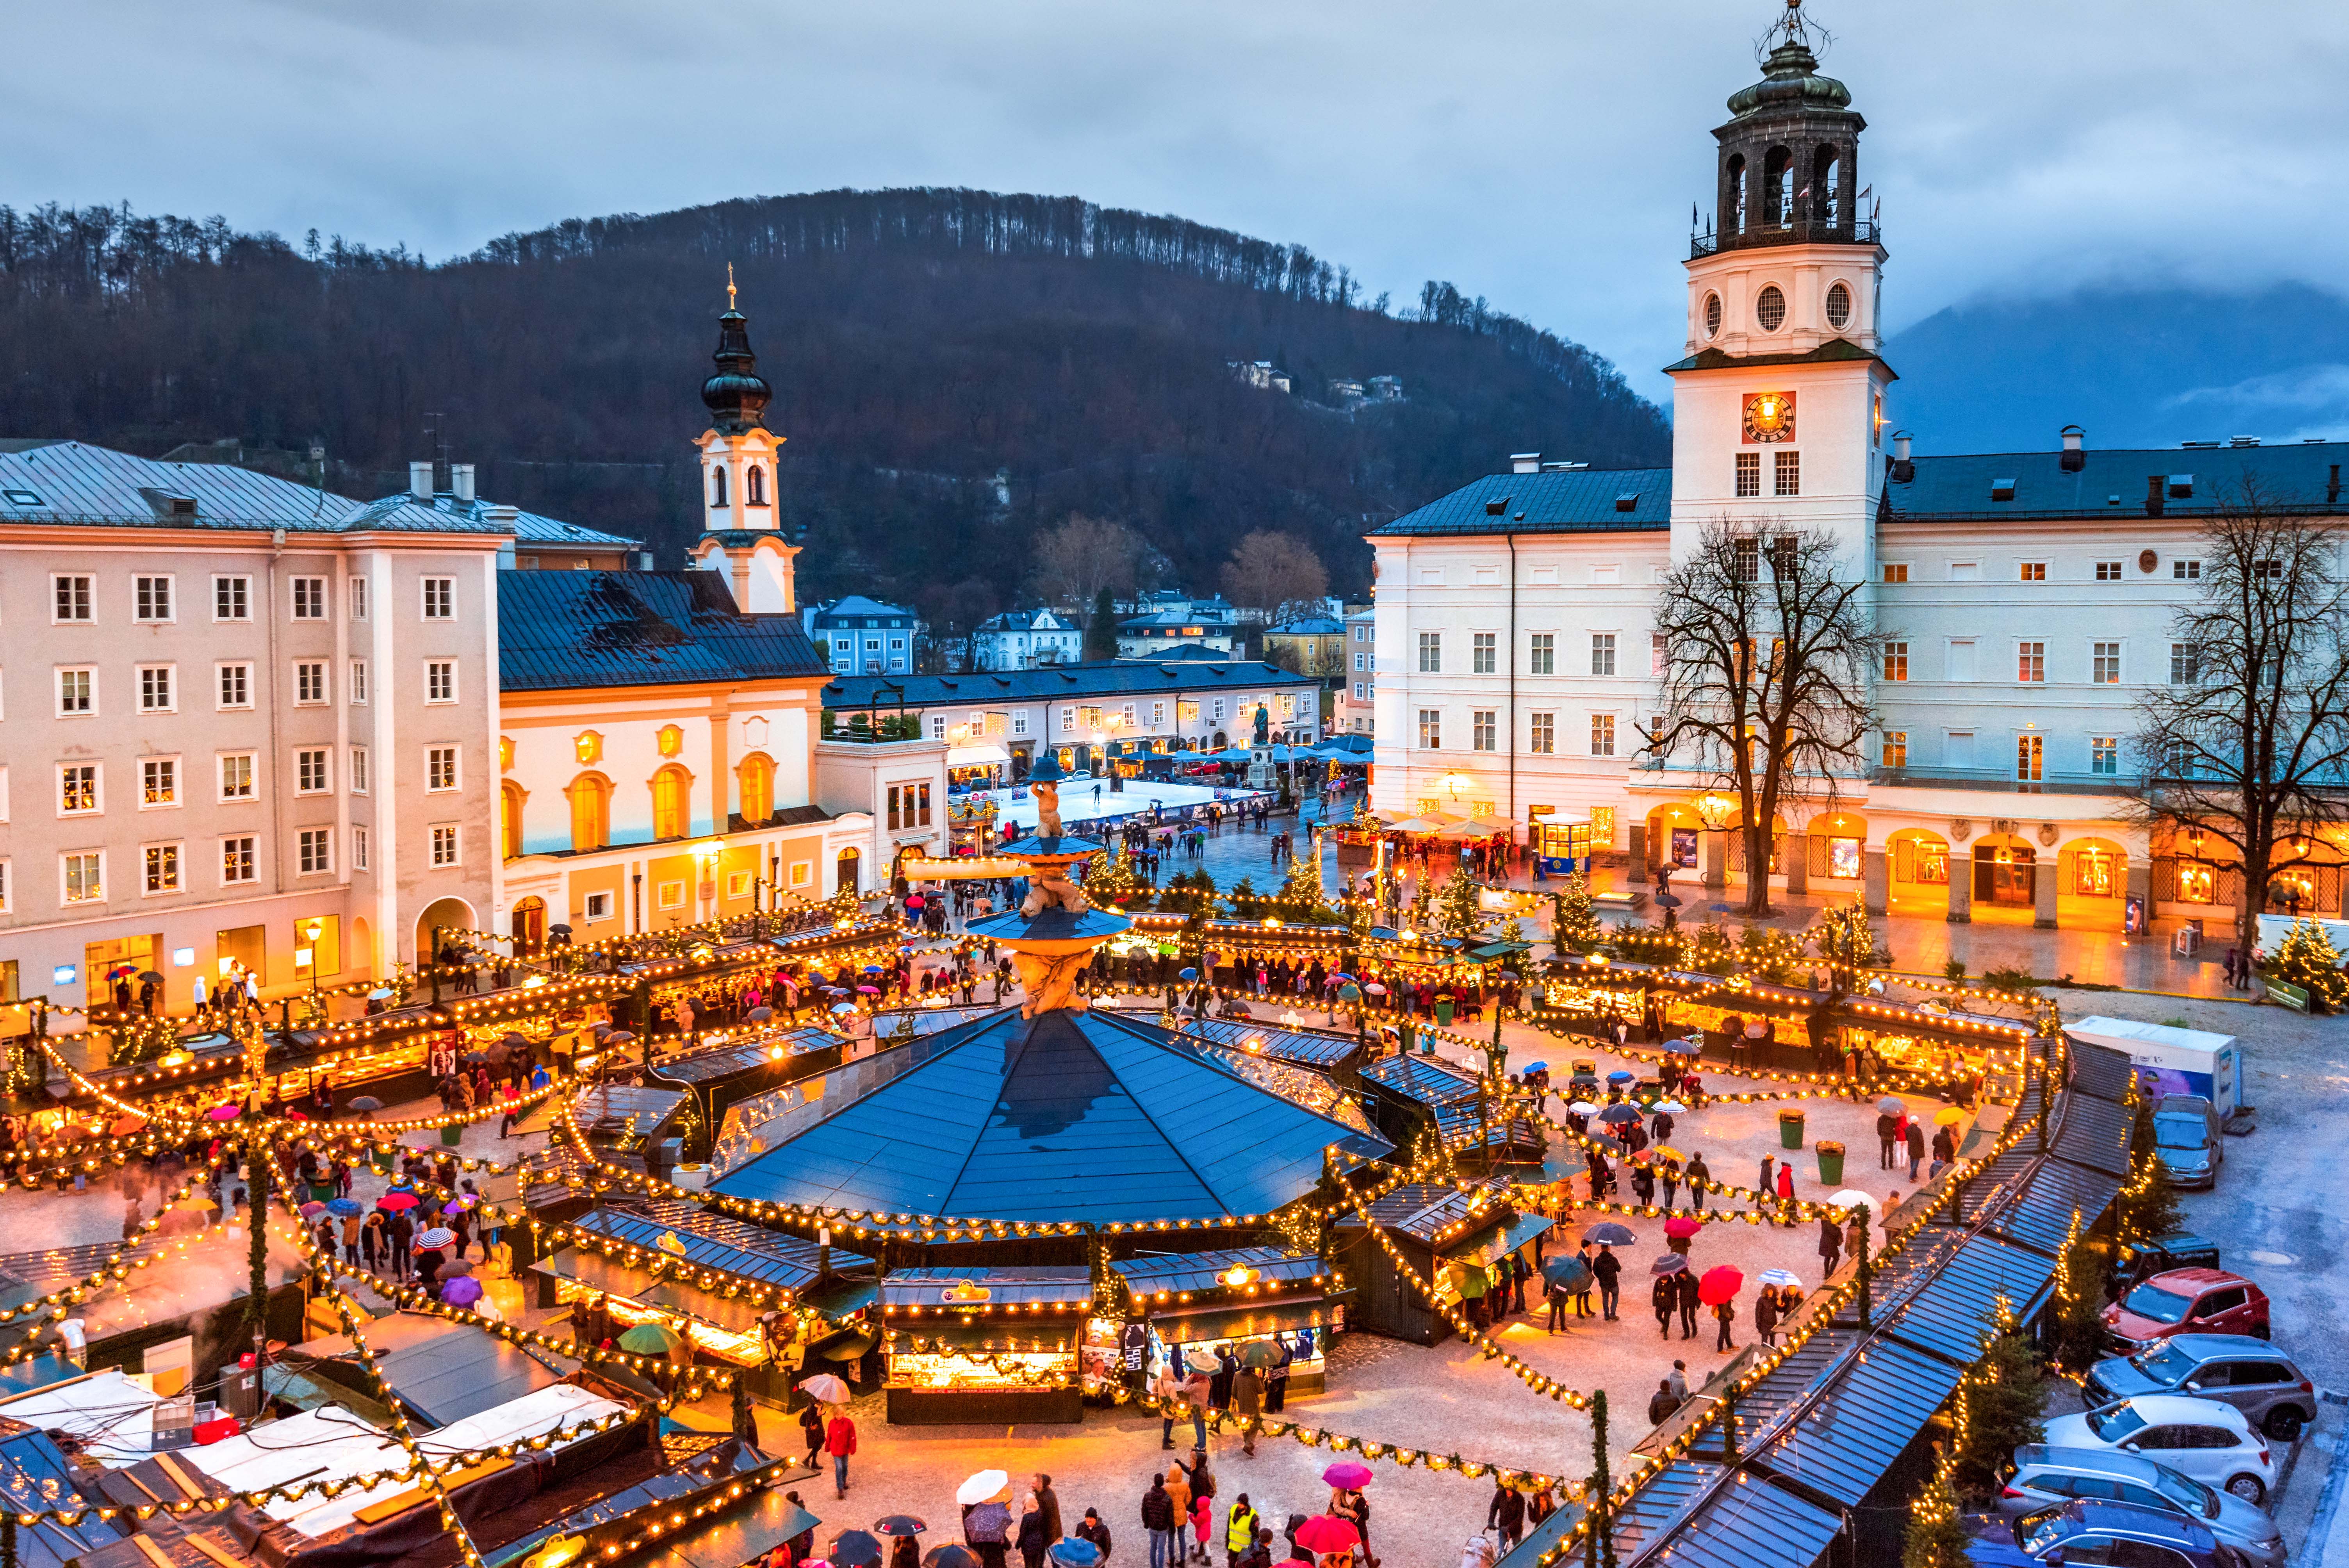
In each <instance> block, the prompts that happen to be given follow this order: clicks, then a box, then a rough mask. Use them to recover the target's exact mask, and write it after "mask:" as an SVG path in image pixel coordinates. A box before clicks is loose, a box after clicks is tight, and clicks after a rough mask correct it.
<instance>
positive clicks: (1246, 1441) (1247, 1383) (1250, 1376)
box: [1232, 1367, 1264, 1545]
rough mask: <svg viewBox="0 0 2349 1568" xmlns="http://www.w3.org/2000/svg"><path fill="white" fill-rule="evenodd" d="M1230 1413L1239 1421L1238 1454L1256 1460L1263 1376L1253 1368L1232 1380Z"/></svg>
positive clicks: (1244, 1368) (1262, 1404)
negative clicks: (1240, 1453)
mask: <svg viewBox="0 0 2349 1568" xmlns="http://www.w3.org/2000/svg"><path fill="white" fill-rule="evenodd" d="M1232 1413H1233V1414H1234V1415H1236V1416H1237V1417H1238V1418H1239V1420H1240V1452H1242V1453H1244V1454H1246V1455H1247V1457H1248V1458H1250V1459H1254V1458H1256V1429H1257V1426H1258V1425H1259V1424H1260V1423H1261V1422H1262V1419H1263V1417H1264V1374H1263V1373H1261V1372H1259V1371H1257V1369H1256V1368H1255V1367H1241V1368H1240V1369H1239V1372H1238V1373H1237V1376H1235V1377H1233V1378H1232ZM1242 1544H1243V1545H1245V1544H1246V1542H1243V1543H1242Z"/></svg>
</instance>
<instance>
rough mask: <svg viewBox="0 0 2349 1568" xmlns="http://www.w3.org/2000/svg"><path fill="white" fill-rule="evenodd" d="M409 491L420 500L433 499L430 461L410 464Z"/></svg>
mask: <svg viewBox="0 0 2349 1568" xmlns="http://www.w3.org/2000/svg"><path fill="white" fill-rule="evenodd" d="M408 493H409V494H410V495H412V496H414V497H416V498H417V499H418V500H431V499H432V465H431V464H430V463H410V464H409V465H408Z"/></svg>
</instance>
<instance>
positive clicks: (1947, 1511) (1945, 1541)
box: [1900, 1470, 1974, 1568]
mask: <svg viewBox="0 0 2349 1568" xmlns="http://www.w3.org/2000/svg"><path fill="white" fill-rule="evenodd" d="M1973 1538H1974V1535H1973V1532H1972V1531H1971V1530H1969V1529H1968V1528H1967V1527H1966V1522H1965V1520H1964V1519H1963V1517H1961V1511H1960V1506H1959V1502H1958V1493H1957V1489H1956V1488H1954V1487H1952V1486H1951V1484H1950V1479H1949V1477H1947V1476H1946V1475H1943V1474H1941V1473H1940V1471H1939V1470H1936V1471H1935V1472H1934V1475H1933V1479H1932V1480H1929V1481H1927V1482H1926V1483H1925V1489H1924V1491H1921V1492H1920V1493H1919V1494H1918V1497H1917V1501H1916V1502H1915V1503H1914V1504H1912V1505H1911V1506H1910V1507H1909V1533H1908V1536H1907V1538H1906V1539H1905V1540H1903V1541H1902V1542H1901V1543H1900V1568H1971V1563H1972V1562H1973V1558H1972V1557H1971V1555H1969V1554H1968V1553H1967V1551H1966V1548H1967V1546H1968V1545H1969V1544H1970V1543H1971V1542H1972V1541H1973Z"/></svg>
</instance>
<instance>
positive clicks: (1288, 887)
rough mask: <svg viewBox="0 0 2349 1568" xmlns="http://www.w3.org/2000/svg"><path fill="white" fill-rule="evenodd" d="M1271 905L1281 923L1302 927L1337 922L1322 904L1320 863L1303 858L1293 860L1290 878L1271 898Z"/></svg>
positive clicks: (1335, 916)
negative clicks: (1283, 921) (1281, 920)
mask: <svg viewBox="0 0 2349 1568" xmlns="http://www.w3.org/2000/svg"><path fill="white" fill-rule="evenodd" d="M1272 903H1273V907H1274V908H1275V909H1276V910H1278V912H1279V914H1280V918H1281V919H1283V920H1288V921H1294V922H1296V923H1299V924H1309V923H1331V922H1334V921H1335V920H1336V919H1337V918H1338V916H1337V913H1336V912H1335V911H1333V910H1331V909H1330V907H1329V905H1328V904H1327V903H1324V902H1323V898H1322V892H1321V863H1320V861H1318V860H1313V859H1309V858H1307V857H1306V856H1303V855H1297V856H1292V857H1291V858H1290V860H1289V862H1288V880H1287V881H1285V882H1282V883H1281V884H1280V891H1279V892H1277V893H1275V894H1273V895H1272Z"/></svg>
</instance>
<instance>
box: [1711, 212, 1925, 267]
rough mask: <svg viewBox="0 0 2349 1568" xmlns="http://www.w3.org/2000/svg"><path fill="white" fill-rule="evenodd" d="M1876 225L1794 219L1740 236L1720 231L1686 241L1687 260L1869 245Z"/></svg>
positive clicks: (1862, 221) (1762, 225) (1759, 225)
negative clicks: (1780, 248)
mask: <svg viewBox="0 0 2349 1568" xmlns="http://www.w3.org/2000/svg"><path fill="white" fill-rule="evenodd" d="M1877 242H1878V225H1877V223H1876V221H1875V220H1874V219H1871V218H1861V219H1856V220H1850V221H1846V222H1829V221H1828V220H1826V219H1824V218H1798V219H1795V221H1794V222H1790V223H1756V224H1754V225H1753V226H1752V227H1750V228H1748V229H1746V230H1745V231H1744V232H1727V231H1724V232H1721V233H1718V234H1697V235H1693V236H1692V237H1691V238H1690V240H1689V259H1690V260H1691V261H1698V260H1701V259H1702V258H1703V257H1706V256H1710V255H1714V254H1717V253H1720V252H1723V251H1750V250H1756V249H1759V248H1760V247H1762V246H1764V245H1873V244H1875V243H1877Z"/></svg>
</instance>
